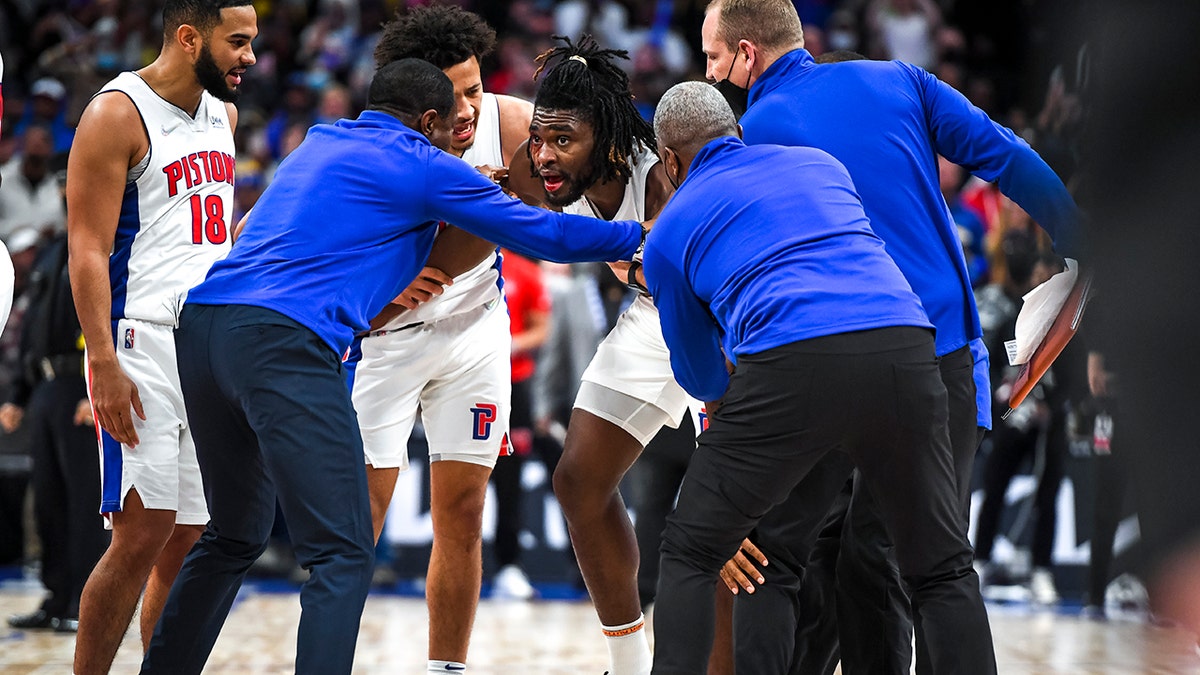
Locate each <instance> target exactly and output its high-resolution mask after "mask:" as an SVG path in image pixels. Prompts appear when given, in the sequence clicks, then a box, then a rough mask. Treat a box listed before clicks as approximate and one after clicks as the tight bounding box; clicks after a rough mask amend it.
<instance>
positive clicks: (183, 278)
mask: <svg viewBox="0 0 1200 675" xmlns="http://www.w3.org/2000/svg"><path fill="white" fill-rule="evenodd" d="M108 91H120V92H122V93H124V94H125V95H126V96H128V97H129V98H130V100H132V101H133V104H134V105H135V106H136V107H137V110H138V114H140V115H141V118H142V124H143V125H144V126H145V129H146V134H147V136H148V137H149V139H150V149H149V152H147V153H146V157H145V158H144V159H143V160H142V161H141V162H140V163H139V164H138V165H137V166H136V167H134V168H133V169H131V170H130V172H129V175H128V178H127V179H126V185H125V195H124V197H123V199H122V201H121V216H120V221H119V222H118V224H117V233H116V238H115V240H114V241H113V251H112V255H111V257H110V258H109V278H110V280H111V282H112V289H113V291H112V292H113V299H112V318H113V320H114V321H115V320H117V319H121V318H129V319H138V320H141V321H148V322H153V323H160V324H167V325H173V324H175V322H176V318H177V316H178V312H179V308H180V307H182V305H183V300H184V298H185V296H186V295H187V292H188V291H189V290H191V288H192V287H193V286H195V285H196V284H197V283H199V282H200V281H201V280H203V279H204V276H205V275H206V274H207V273H208V269H209V267H211V266H212V264H213V263H214V262H216V261H217V260H218V259H220V258H221V257H223V256H224V255H225V254H226V253H228V252H229V248H230V245H231V242H230V236H229V235H230V222H229V220H230V218H231V216H232V214H233V173H234V163H235V162H234V150H233V132H232V129H231V128H230V123H229V114H228V111H227V109H226V107H225V104H224V103H222V102H221V101H220V100H218V99H217V98H216V97H214V96H212V95H211V94H209V93H208V92H204V93H203V94H201V97H200V105H199V107H198V108H197V109H196V114H195V117H193V116H192V115H189V114H188V113H187V112H185V111H184V110H182V109H180V108H178V107H176V106H175V105H173V104H171V103H169V102H167V101H166V100H165V99H163V98H162V97H160V96H159V95H158V94H156V93H155V92H154V90H153V89H151V88H150V86H149V85H148V84H146V82H145V81H144V80H142V78H141V77H139V76H138V75H137V74H135V73H132V72H126V73H121V74H120V75H118V76H117V77H116V78H114V79H113V80H112V81H111V82H109V83H108V84H106V85H104V87H103V88H102V89H101V90H100V92H101V93H103V92H108Z"/></svg>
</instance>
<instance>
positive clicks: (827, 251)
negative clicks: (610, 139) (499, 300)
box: [643, 137, 932, 401]
mask: <svg viewBox="0 0 1200 675" xmlns="http://www.w3.org/2000/svg"><path fill="white" fill-rule="evenodd" d="M643 260H644V264H645V271H646V283H647V286H648V287H649V289H650V292H651V294H652V295H653V296H654V303H655V305H657V306H658V309H659V318H660V321H661V323H662V331H663V338H664V339H665V340H666V343H667V347H668V349H669V350H670V352H671V368H672V370H673V371H674V373H675V379H676V380H677V381H678V382H679V384H680V385H682V386H683V388H684V389H685V390H687V392H688V393H689V394H691V395H692V396H694V397H696V398H698V399H700V400H702V401H715V400H717V399H719V398H721V397H722V396H723V395H724V393H725V388H726V386H728V383H729V377H728V375H727V374H726V370H725V355H728V356H729V358H730V359H731V360H732V361H733V362H734V363H736V362H737V359H738V357H739V356H744V355H746V354H757V353H760V352H763V351H766V350H768V349H771V348H774V347H779V346H782V345H785V344H791V343H793V342H799V341H801V340H807V339H810V338H816V337H821V336H825V335H836V334H839V333H848V332H852V331H859V330H869V329H873V328H883V327H887V326H921V327H926V328H931V327H932V325H931V324H930V323H929V320H928V319H927V318H926V316H925V312H924V311H923V310H922V309H921V303H920V300H918V299H917V296H916V294H914V293H913V292H912V289H911V288H910V287H909V284H908V282H907V281H905V279H904V275H903V274H901V273H900V270H899V268H897V267H896V263H895V262H894V261H892V259H891V258H889V257H888V255H887V253H886V252H884V245H883V242H882V241H881V240H880V239H879V237H877V236H875V233H874V232H872V231H871V228H870V225H869V223H868V222H867V218H866V214H865V213H864V212H863V208H862V203H861V202H860V200H859V197H858V195H857V194H856V193H855V191H854V184H853V183H852V182H851V180H850V175H849V174H848V173H846V169H845V168H844V167H842V165H841V164H839V163H838V162H837V160H835V159H834V158H833V157H830V156H829V155H828V154H827V153H825V152H822V151H820V150H815V149H812V148H785V147H780V146H772V145H760V146H753V147H748V146H746V145H745V144H744V143H742V141H740V140H738V139H736V138H733V137H724V138H718V139H716V140H713V141H711V142H709V143H708V144H707V145H705V146H704V148H703V149H701V151H700V152H699V153H698V154H697V155H696V157H695V159H694V160H692V164H691V167H690V169H689V170H688V175H687V178H686V180H684V181H683V183H682V184H681V185H680V186H679V189H678V190H677V191H676V192H675V195H674V196H673V197H671V201H670V202H668V204H667V206H666V208H664V209H663V211H662V213H660V214H659V217H658V220H657V221H656V222H655V225H654V229H653V230H652V231H651V232H650V236H649V237H647V238H646V249H645V251H644V253H643ZM722 349H723V350H724V354H723V353H722Z"/></svg>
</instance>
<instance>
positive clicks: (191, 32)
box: [175, 23, 203, 56]
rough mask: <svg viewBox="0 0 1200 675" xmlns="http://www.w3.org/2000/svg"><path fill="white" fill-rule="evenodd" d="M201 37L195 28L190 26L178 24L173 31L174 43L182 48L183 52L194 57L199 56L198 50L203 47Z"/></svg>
mask: <svg viewBox="0 0 1200 675" xmlns="http://www.w3.org/2000/svg"><path fill="white" fill-rule="evenodd" d="M202 38H203V36H202V35H200V31H198V30H196V27H195V26H193V25H191V24H186V23H183V24H179V27H178V28H176V29H175V42H176V43H177V44H178V45H179V46H180V47H181V48H183V51H185V52H187V53H188V54H191V55H192V56H195V55H197V54H199V52H200V48H201V47H202V46H203V45H202V42H203V39H202Z"/></svg>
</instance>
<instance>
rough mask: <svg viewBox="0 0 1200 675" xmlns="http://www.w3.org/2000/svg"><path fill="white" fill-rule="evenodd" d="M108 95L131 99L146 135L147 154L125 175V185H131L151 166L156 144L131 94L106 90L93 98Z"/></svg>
mask: <svg viewBox="0 0 1200 675" xmlns="http://www.w3.org/2000/svg"><path fill="white" fill-rule="evenodd" d="M108 93H117V94H121V95H122V96H124V97H125V98H127V99H129V102H130V103H132V104H133V110H134V112H136V113H137V116H138V121H139V122H141V123H142V133H143V134H145V135H146V154H145V155H144V156H143V157H142V158H141V159H139V160H138V161H137V163H136V164H134V165H133V166H131V167H130V168H129V170H128V171H127V172H126V174H125V184H126V185H129V184H130V183H136V182H137V181H138V179H139V178H141V177H142V174H144V173H145V172H146V169H147V168H148V167H149V166H150V155H152V154H153V153H154V144H153V143H151V142H150V129H149V127H147V126H146V118H145V117H144V116H143V115H142V109H141V108H139V107H138V105H137V101H135V100H133V97H132V96H130V95H129V92H127V91H125V90H123V89H105V90H103V91H98V92H96V95H95V96H93V97H92V98H93V99H95V98H96V96H99V95H101V94H108Z"/></svg>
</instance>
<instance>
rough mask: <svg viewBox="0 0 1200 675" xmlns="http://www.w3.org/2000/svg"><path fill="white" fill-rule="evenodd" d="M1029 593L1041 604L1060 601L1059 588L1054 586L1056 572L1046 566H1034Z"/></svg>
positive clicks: (1051, 603)
mask: <svg viewBox="0 0 1200 675" xmlns="http://www.w3.org/2000/svg"><path fill="white" fill-rule="evenodd" d="M1029 594H1030V596H1032V598H1033V601H1034V602H1035V603H1036V604H1039V605H1053V604H1057V603H1058V589H1057V588H1055V586H1054V573H1053V572H1051V571H1050V570H1048V569H1046V568H1045V567H1035V568H1033V574H1032V575H1030V577H1029Z"/></svg>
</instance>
